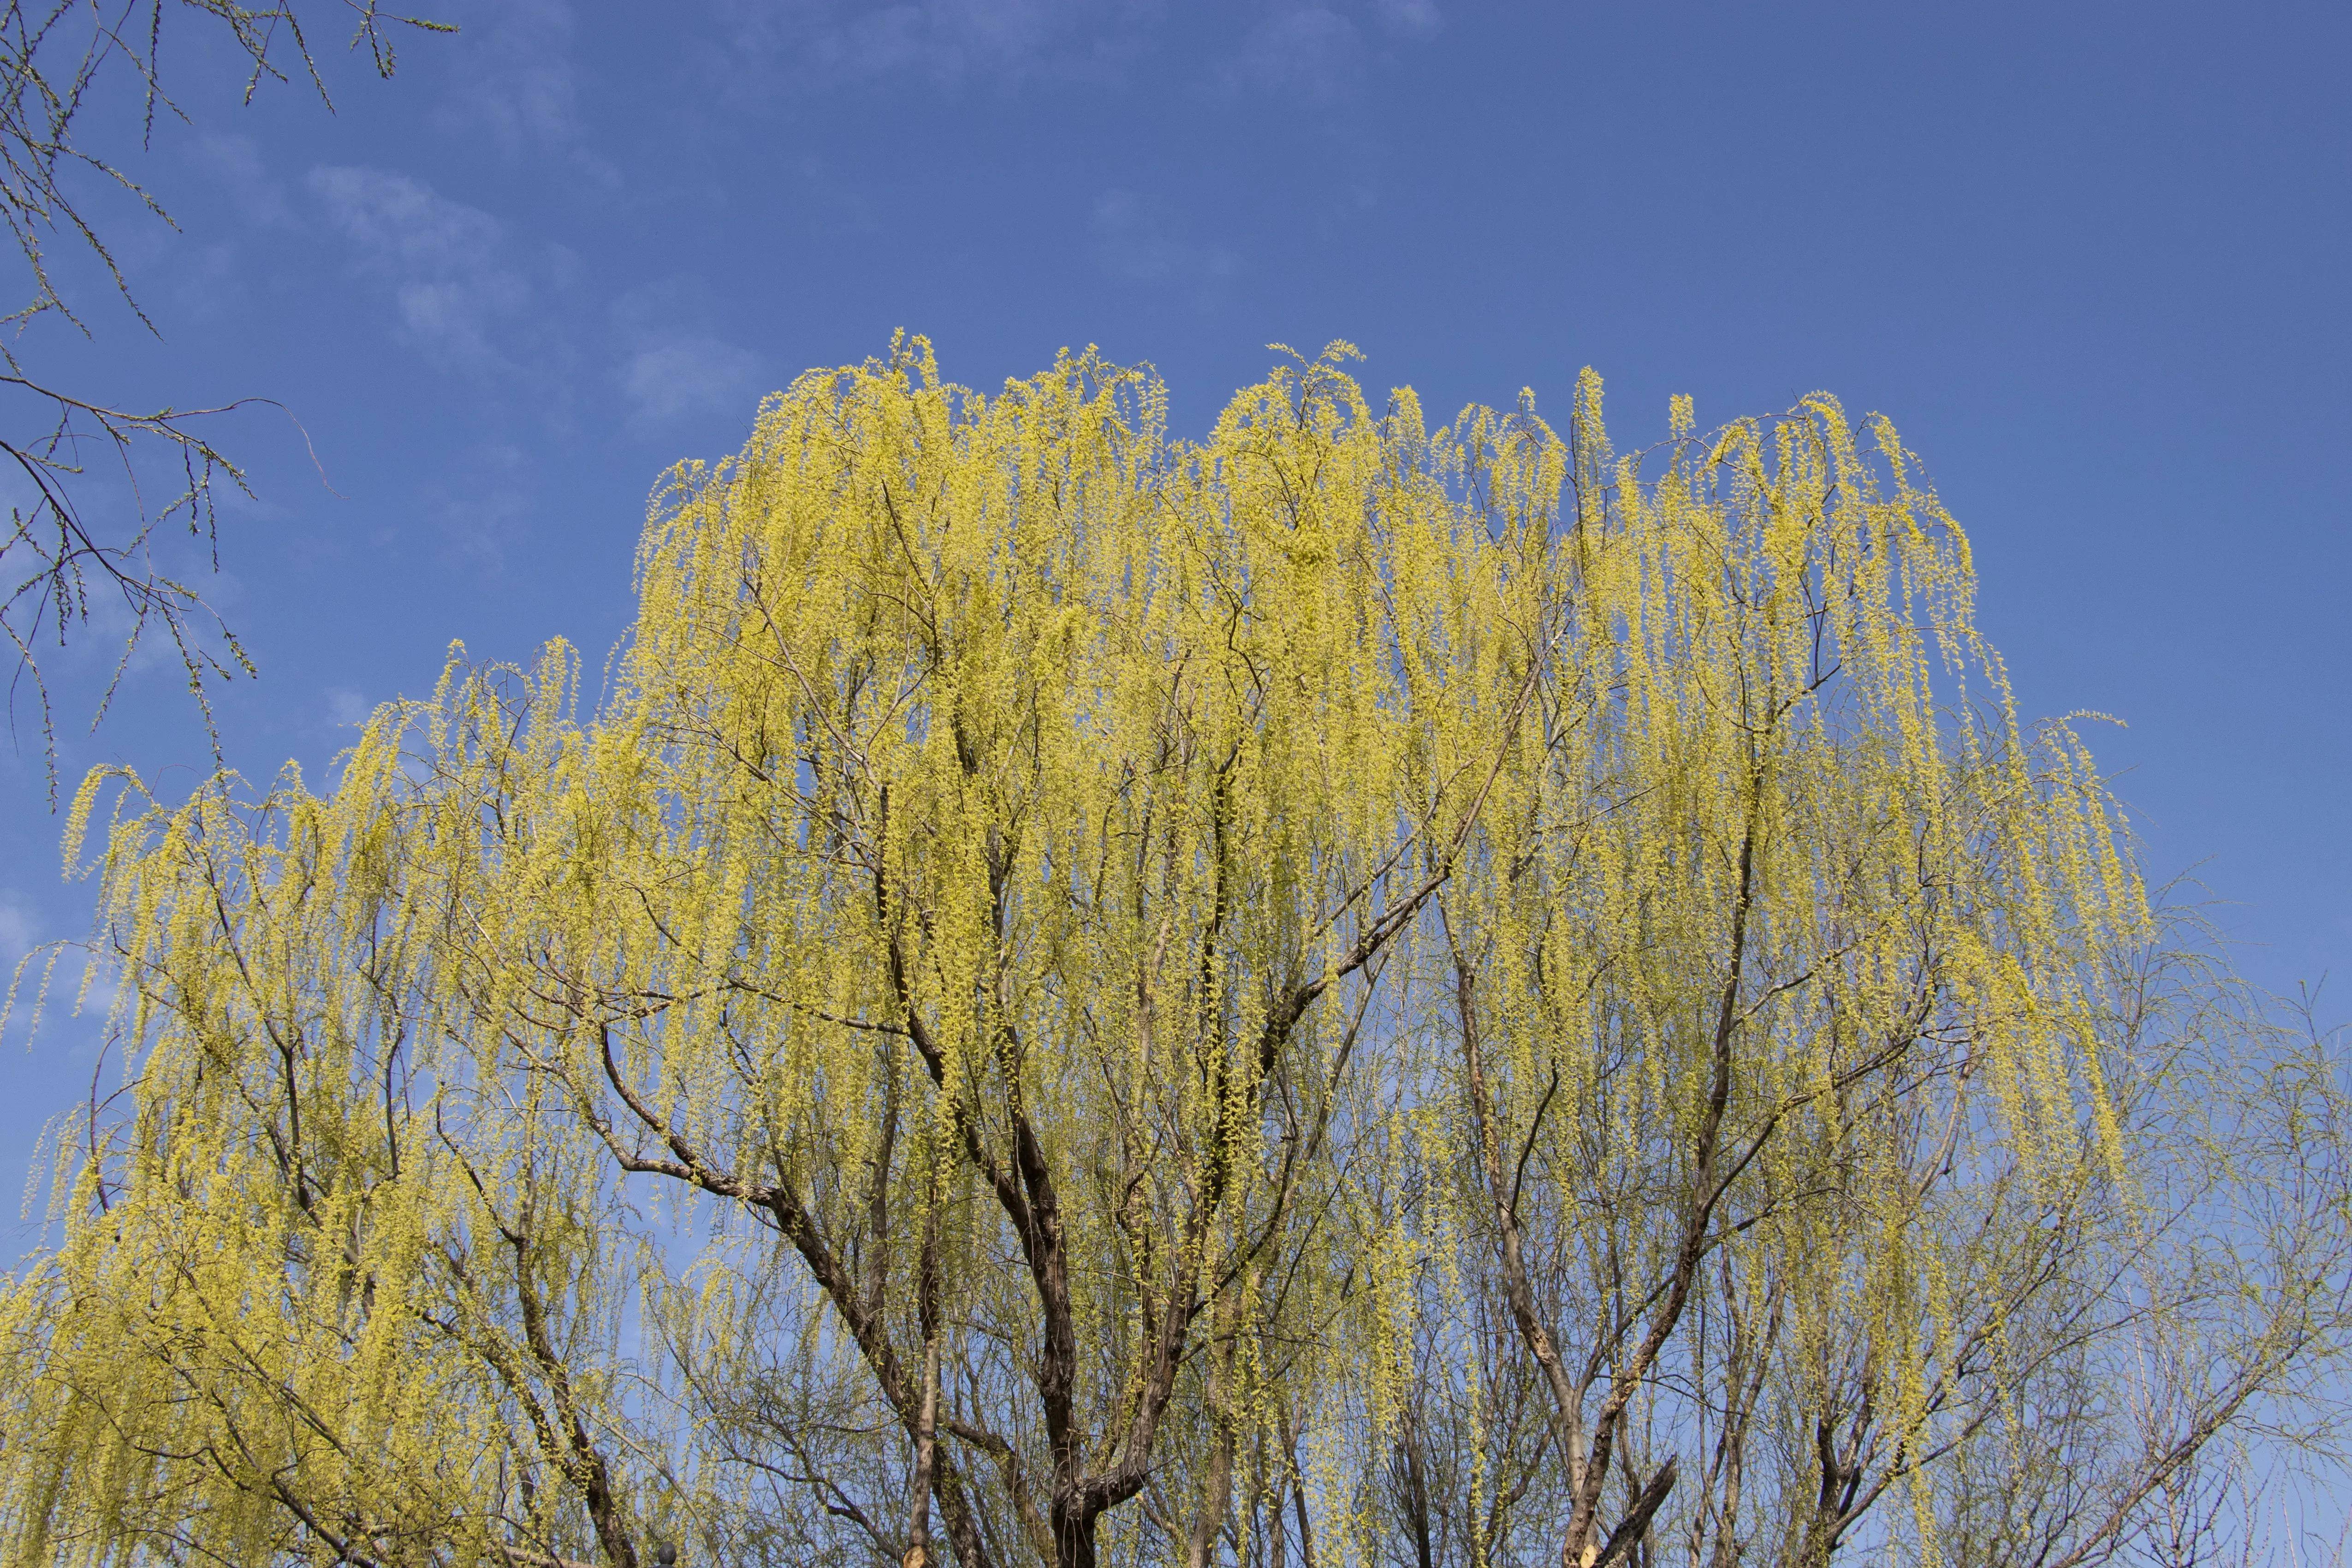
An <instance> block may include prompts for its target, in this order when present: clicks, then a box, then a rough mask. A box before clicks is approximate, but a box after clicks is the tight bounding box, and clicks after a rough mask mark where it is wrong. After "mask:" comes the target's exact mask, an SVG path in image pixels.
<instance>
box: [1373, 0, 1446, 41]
mask: <svg viewBox="0 0 2352 1568" xmlns="http://www.w3.org/2000/svg"><path fill="white" fill-rule="evenodd" d="M1372 14H1373V15H1374V16H1378V17H1379V18H1380V19H1381V26H1384V27H1386V28H1388V29H1389V31H1391V32H1392V33H1408V34H1410V33H1433V32H1435V31H1437V29H1438V28H1440V27H1442V26H1444V25H1445V22H1444V17H1442V16H1439V15H1438V14H1437V4H1436V0H1373V5H1372Z"/></svg>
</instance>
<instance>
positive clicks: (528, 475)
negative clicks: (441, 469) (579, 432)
mask: <svg viewBox="0 0 2352 1568" xmlns="http://www.w3.org/2000/svg"><path fill="white" fill-rule="evenodd" d="M539 488H540V487H539V480H538V476H537V474H536V473H535V472H534V471H533V469H532V467H531V460H530V454H529V453H527V452H525V451H524V450H523V449H522V448H521V447H517V446H514V445H512V444H511V443H508V442H501V441H490V442H484V443H483V444H481V445H480V446H478V447H473V448H471V449H469V450H468V451H467V452H466V453H465V455H464V456H463V457H462V458H460V460H459V461H458V462H457V463H455V464H453V465H451V467H450V468H449V469H448V470H447V471H446V473H445V474H444V475H443V476H442V477H441V478H439V479H436V481H435V482H434V483H432V484H431V485H430V486H428V487H427V488H426V490H425V506H426V509H427V510H428V511H429V512H430V513H431V515H432V517H433V520H434V521H435V522H436V523H437V524H438V525H439V526H440V529H441V532H442V534H443V536H444V537H445V538H446V540H447V541H448V543H449V546H450V548H451V550H452V551H454V552H456V553H457V554H458V555H459V556H462V557H465V558H467V559H468V560H471V561H473V562H475V563H478V564H479V565H481V566H483V567H484V568H486V569H488V570H490V571H497V570H498V569H499V568H500V567H502V566H504V565H505V564H506V557H507V548H508V546H509V545H511V544H514V543H516V542H519V541H520V539H521V537H522V536H523V534H524V533H525V532H526V531H528V529H529V527H530V518H531V514H532V512H533V511H534V510H537V506H538V497H539Z"/></svg>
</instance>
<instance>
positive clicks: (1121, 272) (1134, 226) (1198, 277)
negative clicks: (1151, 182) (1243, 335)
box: [1090, 190, 1241, 305]
mask: <svg viewBox="0 0 2352 1568" xmlns="http://www.w3.org/2000/svg"><path fill="white" fill-rule="evenodd" d="M1090 227H1091V228H1092V230H1093V234H1094V250H1095V259H1096V260H1097V262H1098V263H1100V264H1101V266H1102V268H1103V269H1104V270H1105V271H1107V272H1109V273H1110V274H1111V275H1112V276H1114V277H1118V278H1124V279H1128V280H1129V281H1130V282H1135V283H1158V284H1166V285H1171V286H1182V287H1189V288H1191V289H1194V290H1195V292H1196V298H1197V300H1199V302H1200V303H1202V304H1204V305H1205V304H1208V303H1210V302H1212V301H1213V299H1214V298H1215V295H1216V292H1217V289H1218V286H1219V285H1221V284H1223V282H1224V281H1225V280H1226V279H1230V278H1232V277H1234V275H1235V274H1237V273H1238V272H1240V270H1241V258H1240V257H1239V256H1237V255H1235V254H1234V252H1233V251H1232V250H1230V249H1228V248H1226V247H1223V246H1220V245H1202V244H1199V243H1196V242H1194V241H1193V240H1192V239H1191V238H1190V237H1188V236H1187V234H1186V233H1185V231H1184V228H1183V226H1182V225H1181V224H1180V223H1179V222H1178V221H1177V220H1176V218H1175V217H1174V216H1172V215H1171V213H1170V212H1169V211H1168V208H1167V205H1166V204H1164V203H1162V202H1159V201H1155V200H1153V199H1151V198H1150V197H1147V196H1140V195H1136V194H1135V193H1134V192H1133V191H1123V190H1111V191H1105V192H1104V193H1103V194H1102V195H1099V196H1097V197H1096V198H1095V210H1094V216H1093V219H1092V222H1091V224H1090Z"/></svg>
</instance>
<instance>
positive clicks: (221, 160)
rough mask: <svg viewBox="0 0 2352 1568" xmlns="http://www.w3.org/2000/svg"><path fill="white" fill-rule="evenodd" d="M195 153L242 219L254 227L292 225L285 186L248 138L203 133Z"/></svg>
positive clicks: (259, 150)
mask: <svg viewBox="0 0 2352 1568" xmlns="http://www.w3.org/2000/svg"><path fill="white" fill-rule="evenodd" d="M195 156H196V161H197V162H198V163H201V164H203V165H204V167H205V172H206V173H208V174H211V175H212V177H213V178H214V180H215V181H216V182H217V183H218V184H220V186H221V188H222V189H223V190H224V191H225V192H226V193H227V195H228V199H229V203H230V205H233V206H235V207H236V210H237V214H238V216H241V217H243V218H244V219H245V221H246V222H247V223H249V224H252V225H254V226H256V227H258V228H289V227H292V226H295V217H294V209H293V207H292V206H291V205H289V204H288V202H287V200H286V186H285V184H284V183H283V182H281V181H279V180H278V178H277V177H276V176H274V175H273V174H270V172H269V170H268V168H267V167H266V166H265V165H264V164H263V163H262V161H261V149H260V148H259V147H258V146H257V145H256V144H255V142H254V140H253V138H252V137H250V136H220V135H207V136H205V137H203V138H201V139H200V140H199V141H198V142H196V149H195Z"/></svg>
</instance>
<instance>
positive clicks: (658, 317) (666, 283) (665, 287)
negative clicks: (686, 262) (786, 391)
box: [612, 276, 766, 435]
mask: <svg viewBox="0 0 2352 1568" xmlns="http://www.w3.org/2000/svg"><path fill="white" fill-rule="evenodd" d="M713 314H714V311H713V309H712V306H711V302H710V295H709V289H708V288H707V287H706V286H705V285H704V283H703V282H702V280H701V279H698V278H694V277H690V276H687V277H677V278H671V279H664V280H662V281H660V282H657V283H650V284H646V285H644V286H642V287H640V288H636V289H631V290H629V292H627V293H626V294H624V295H622V296H621V297H620V298H619V299H618V300H614V303H613V310H612V316H613V327H614V336H615V337H616V338H617V339H618V341H619V343H620V349H621V358H620V363H619V365H618V368H617V369H616V371H615V373H614V376H615V380H616V381H617V382H618V383H619V385H620V388H621V393H622V395H623V396H624V397H625V399H627V402H628V405H629V414H628V418H629V424H630V426H631V427H632V428H633V429H635V431H637V433H638V434H640V435H651V434H654V433H656V432H657V431H660V430H661V429H663V428H664V427H666V426H672V425H675V424H677V423H678V422H679V421H681V420H685V419H688V418H690V417H694V416H710V415H734V416H739V417H741V418H744V419H749V418H750V416H751V412H752V410H753V409H754V408H755V407H756V406H757V404H758V399H759V395H760V394H761V392H762V391H765V390H766V388H765V387H763V386H762V385H761V380H762V376H763V373H764V362H763V361H762V360H761V357H760V356H759V355H758V354H756V353H752V352H751V350H750V349H748V348H745V347H744V346H743V345H742V344H740V342H730V340H728V339H727V338H725V337H722V336H720V335H719V333H718V332H716V331H712V330H711V327H710V321H711V318H712V316H713Z"/></svg>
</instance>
